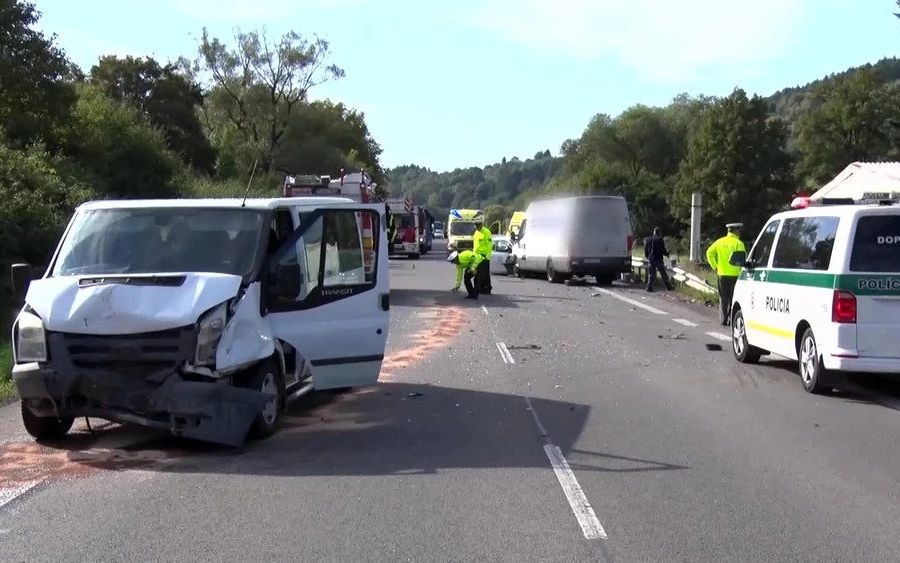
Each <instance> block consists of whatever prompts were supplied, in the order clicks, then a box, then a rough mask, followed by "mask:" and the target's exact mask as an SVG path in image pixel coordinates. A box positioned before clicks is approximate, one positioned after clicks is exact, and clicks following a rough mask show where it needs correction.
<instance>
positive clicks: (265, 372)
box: [239, 359, 286, 439]
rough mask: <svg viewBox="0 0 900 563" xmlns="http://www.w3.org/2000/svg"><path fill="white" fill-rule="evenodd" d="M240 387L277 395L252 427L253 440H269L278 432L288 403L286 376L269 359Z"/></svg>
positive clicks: (257, 417)
mask: <svg viewBox="0 0 900 563" xmlns="http://www.w3.org/2000/svg"><path fill="white" fill-rule="evenodd" d="M239 385H240V386H241V387H244V388H246V389H253V390H256V391H262V392H265V393H274V394H275V396H274V397H272V400H271V401H269V402H268V403H266V404H265V406H263V408H262V411H261V412H260V413H259V414H258V415H256V418H255V419H254V420H253V425H252V426H251V427H250V437H251V438H254V439H265V438H269V437H270V436H272V435H273V434H275V432H277V431H278V426H279V425H280V424H281V415H282V414H283V413H284V407H285V402H286V400H285V399H286V397H285V395H286V394H285V389H284V376H283V375H282V373H281V368H280V366H279V365H278V362H276V361H275V360H274V359H269V360H267V361H265V362H263V363H261V364H260V365H259V366H258V367H257V368H256V370H255V371H253V372H252V373H251V374H250V375H249V376H248V377H247V378H245V379H244V380H243V381H242V382H241V383H240V384H239Z"/></svg>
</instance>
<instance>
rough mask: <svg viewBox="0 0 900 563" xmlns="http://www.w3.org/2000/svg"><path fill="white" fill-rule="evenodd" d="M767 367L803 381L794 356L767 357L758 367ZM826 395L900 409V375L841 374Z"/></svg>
mask: <svg viewBox="0 0 900 563" xmlns="http://www.w3.org/2000/svg"><path fill="white" fill-rule="evenodd" d="M766 368H769V369H772V368H774V369H772V371H773V372H775V370H777V372H776V373H778V375H779V376H783V377H787V378H789V381H791V382H793V383H796V385H797V386H798V387H800V386H801V385H802V384H801V382H800V374H799V373H798V371H797V362H795V361H793V360H786V359H781V358H776V359H766V360H763V363H760V365H759V367H758V368H757V373H763V371H764V370H765V369H766ZM767 379H768V377H767ZM825 397H826V398H828V397H831V398H833V399H840V400H843V401H847V402H850V403H862V404H868V405H872V404H877V405H880V406H883V407H886V408H889V409H892V410H896V411H900V379H897V378H896V377H894V378H892V377H888V376H878V375H871V374H846V375H837V377H836V378H835V382H834V391H832V392H831V393H830V394H828V395H825ZM885 399H887V400H885Z"/></svg>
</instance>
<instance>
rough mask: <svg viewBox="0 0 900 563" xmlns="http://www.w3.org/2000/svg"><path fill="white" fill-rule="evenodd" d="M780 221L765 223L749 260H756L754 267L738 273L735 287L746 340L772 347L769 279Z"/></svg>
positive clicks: (735, 295)
mask: <svg viewBox="0 0 900 563" xmlns="http://www.w3.org/2000/svg"><path fill="white" fill-rule="evenodd" d="M780 225H781V220H780V219H774V220H772V221H770V222H769V224H768V225H766V226H765V227H764V228H763V230H762V231H760V233H759V236H757V237H756V242H755V243H754V244H753V248H751V249H750V253H749V254H747V260H748V261H750V262H753V266H754V267H753V268H752V269H747V268H744V269H742V270H741V273H740V276H739V277H738V283H737V285H736V286H735V288H734V301H735V302H736V303H739V304H740V306H741V311H742V312H743V314H744V327H743V329H744V330H746V331H747V341H748V342H749V343H750V345H752V346H756V347H758V348H762V349H764V350H769V351H772V347H773V346H775V345H776V344H777V340H775V338H776V337H775V336H774V335H773V334H772V330H773V329H775V330H777V327H773V326H771V322H772V319H769V318H768V316H767V313H766V307H765V305H766V285H765V284H766V279H767V278H768V274H769V262H770V261H771V258H772V249H773V248H774V247H775V235H776V233H777V232H778V227H779V226H780ZM740 329H741V328H740V327H732V331H739V330H740Z"/></svg>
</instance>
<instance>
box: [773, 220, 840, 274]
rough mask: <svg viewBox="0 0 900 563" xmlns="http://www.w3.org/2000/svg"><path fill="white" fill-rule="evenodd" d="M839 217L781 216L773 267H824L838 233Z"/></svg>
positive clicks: (827, 262) (824, 268)
mask: <svg viewBox="0 0 900 563" xmlns="http://www.w3.org/2000/svg"><path fill="white" fill-rule="evenodd" d="M839 223H840V218H838V217H792V218H790V219H785V220H784V226H783V227H782V228H781V235H780V236H779V237H778V246H776V247H775V257H774V259H773V260H772V267H773V268H786V269H789V270H827V269H828V265H829V264H830V263H831V251H832V250H833V249H834V239H835V236H836V235H837V228H838V224H839Z"/></svg>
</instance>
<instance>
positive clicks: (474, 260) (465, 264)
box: [456, 250, 482, 287]
mask: <svg viewBox="0 0 900 563" xmlns="http://www.w3.org/2000/svg"><path fill="white" fill-rule="evenodd" d="M481 260H482V258H481V255H480V254H478V253H477V252H473V251H471V250H463V251H462V252H460V253H459V263H458V264H457V265H456V286H457V287H459V284H460V283H462V279H463V274H464V273H465V271H466V270H469V271H470V272H472V273H473V274H474V273H475V271H476V269H477V268H478V264H480V263H481Z"/></svg>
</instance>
